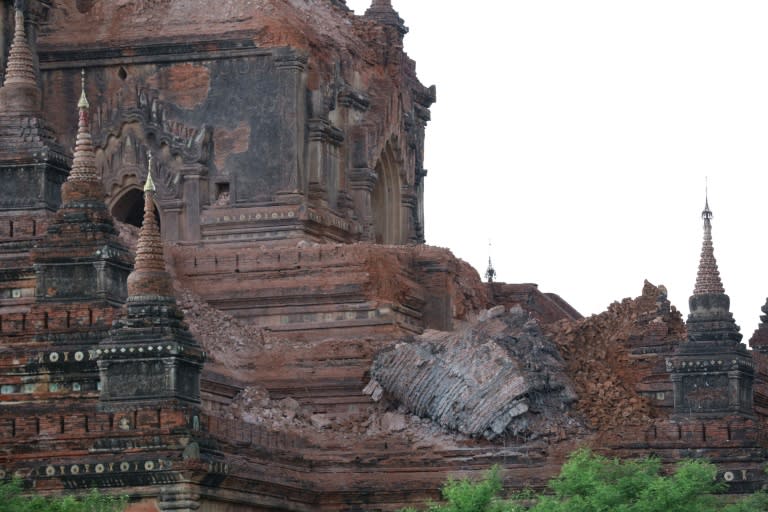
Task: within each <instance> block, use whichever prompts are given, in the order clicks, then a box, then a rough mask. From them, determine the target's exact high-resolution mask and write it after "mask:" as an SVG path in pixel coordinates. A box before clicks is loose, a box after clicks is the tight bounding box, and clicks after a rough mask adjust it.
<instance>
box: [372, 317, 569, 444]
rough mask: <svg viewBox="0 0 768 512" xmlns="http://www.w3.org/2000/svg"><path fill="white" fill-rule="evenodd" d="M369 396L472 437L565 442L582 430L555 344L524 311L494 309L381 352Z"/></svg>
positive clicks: (373, 370) (373, 366)
mask: <svg viewBox="0 0 768 512" xmlns="http://www.w3.org/2000/svg"><path fill="white" fill-rule="evenodd" d="M371 377H372V380H371V382H370V383H369V384H368V386H366V389H365V392H366V393H368V394H370V395H371V396H372V398H373V399H374V400H378V399H381V398H386V399H388V400H390V401H392V402H393V403H396V404H400V405H401V406H403V407H404V408H405V409H406V410H407V411H409V412H411V413H413V414H416V415H418V416H420V417H427V418H431V419H432V420H433V421H435V422H437V423H438V424H440V425H442V426H443V427H445V428H447V429H449V430H452V431H457V432H460V433H462V434H465V435H469V436H473V437H479V436H482V437H485V438H487V439H496V438H502V437H514V438H516V439H519V440H525V441H527V440H532V439H535V438H538V437H540V436H555V437H556V438H557V437H562V436H564V435H566V431H567V430H569V429H571V428H573V427H577V426H580V423H579V421H578V420H576V419H575V418H573V417H571V416H570V415H569V414H568V409H569V407H568V405H569V404H570V403H572V402H573V401H574V400H575V399H576V394H575V393H574V391H573V386H572V384H571V382H570V379H569V378H568V376H567V374H566V372H565V363H564V362H563V360H562V358H561V357H560V355H559V354H558V352H557V347H556V345H555V344H554V343H552V342H551V341H550V340H549V339H547V337H546V336H544V334H543V333H542V332H541V329H540V327H539V324H538V322H536V320H534V319H531V318H530V317H529V316H528V314H527V313H525V312H524V311H523V310H522V309H520V308H513V309H512V310H510V311H509V312H505V311H504V307H503V306H500V307H497V308H494V309H492V310H490V311H488V312H486V313H485V314H482V315H480V317H479V319H478V322H477V323H476V324H470V325H467V326H466V327H464V328H462V329H459V330H457V331H453V332H437V331H427V332H426V333H424V334H423V335H421V336H418V337H416V338H414V339H413V340H410V341H408V342H404V343H399V344H398V345H396V346H394V347H391V348H388V349H385V350H383V351H382V352H380V353H379V354H378V355H377V356H376V358H375V360H374V362H373V365H372V368H371Z"/></svg>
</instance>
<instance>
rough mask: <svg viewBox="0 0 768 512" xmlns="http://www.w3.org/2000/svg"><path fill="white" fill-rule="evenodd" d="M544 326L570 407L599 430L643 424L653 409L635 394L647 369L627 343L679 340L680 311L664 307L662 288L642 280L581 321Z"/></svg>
mask: <svg viewBox="0 0 768 512" xmlns="http://www.w3.org/2000/svg"><path fill="white" fill-rule="evenodd" d="M546 330H547V334H548V335H549V336H550V337H551V338H552V339H553V340H554V341H555V342H556V343H557V345H558V347H559V350H560V353H561V354H562V355H563V358H564V359H565V361H566V362H567V368H568V374H569V375H570V377H571V379H572V380H573V383H574V385H575V389H576V393H577V394H578V396H579V400H578V401H577V402H576V404H575V408H576V410H578V411H580V412H581V413H583V414H584V415H585V416H586V418H587V419H588V420H589V422H590V425H591V426H592V427H593V428H595V429H598V430H601V431H604V430H609V429H615V428H620V427H623V426H632V425H634V426H636V425H642V424H646V423H649V422H650V421H651V419H652V417H653V416H655V414H656V411H654V410H653V408H652V407H651V405H650V404H649V402H648V400H647V399H646V398H645V397H642V396H640V395H639V394H638V393H637V388H638V383H639V382H640V381H641V380H642V379H643V378H645V377H648V375H647V373H648V371H647V369H646V368H645V367H644V366H643V365H640V364H637V362H635V361H632V360H631V359H630V357H631V352H630V346H631V345H632V344H641V345H642V343H643V341H644V340H645V342H646V343H648V344H651V343H656V344H657V343H658V339H659V338H661V339H662V341H664V340H668V343H670V344H671V343H676V342H677V341H678V340H682V339H685V324H684V322H683V319H682V316H681V315H680V313H679V312H677V311H676V310H675V308H674V307H670V304H669V301H667V299H666V290H665V289H664V287H656V286H654V285H652V284H650V283H649V282H647V281H646V283H645V286H644V288H643V294H642V295H641V296H640V297H637V298H636V299H624V300H623V301H622V302H614V303H613V304H611V305H610V306H609V307H608V310H607V311H604V312H603V313H600V314H599V315H593V316H591V317H589V318H585V319H583V320H578V321H567V320H564V321H560V322H555V323H553V324H550V325H547V326H546Z"/></svg>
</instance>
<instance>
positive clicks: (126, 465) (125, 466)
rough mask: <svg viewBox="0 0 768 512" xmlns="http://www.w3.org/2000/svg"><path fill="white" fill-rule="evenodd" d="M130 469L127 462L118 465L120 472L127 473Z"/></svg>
mask: <svg viewBox="0 0 768 512" xmlns="http://www.w3.org/2000/svg"><path fill="white" fill-rule="evenodd" d="M129 469H131V465H130V463H128V462H121V463H120V471H128V470H129Z"/></svg>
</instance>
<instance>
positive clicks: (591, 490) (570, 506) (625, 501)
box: [403, 450, 768, 512]
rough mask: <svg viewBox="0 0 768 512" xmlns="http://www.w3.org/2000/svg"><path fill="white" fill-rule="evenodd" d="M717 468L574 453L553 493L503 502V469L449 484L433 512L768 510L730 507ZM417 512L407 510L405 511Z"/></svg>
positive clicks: (761, 503)
mask: <svg viewBox="0 0 768 512" xmlns="http://www.w3.org/2000/svg"><path fill="white" fill-rule="evenodd" d="M716 474H717V469H716V467H715V466H714V465H713V464H710V463H708V462H705V461H697V460H688V461H683V462H681V463H680V464H678V465H677V469H676V471H675V472H674V473H673V474H671V475H665V474H664V473H663V472H662V467H661V463H660V462H659V460H658V459H654V458H649V459H641V460H627V461H621V460H618V459H609V458H606V457H603V456H601V455H596V454H594V453H592V452H590V451H589V450H578V451H576V452H574V453H573V454H571V456H570V457H569V459H568V461H567V462H566V463H565V464H564V465H563V468H562V470H561V471H560V475H559V476H557V477H556V478H554V479H552V480H551V481H550V482H549V489H550V490H549V492H548V493H546V494H542V495H538V496H536V495H534V494H532V493H528V494H526V495H524V496H521V495H518V496H516V497H513V498H511V499H508V500H504V499H501V498H500V497H499V494H500V492H501V490H502V484H501V476H500V474H499V469H498V468H497V467H494V468H493V469H492V470H491V471H489V472H488V473H487V474H486V475H485V478H483V479H482V480H481V481H479V482H470V481H469V480H467V479H463V480H449V481H448V482H447V483H446V484H445V486H444V487H443V491H442V495H443V499H444V500H445V502H444V503H442V504H430V505H428V507H427V509H426V510H428V512H523V511H527V512H761V511H763V512H768V494H766V493H764V492H758V493H756V494H753V495H751V496H747V497H745V498H742V499H741V500H740V501H738V502H736V503H733V504H727V505H725V504H724V503H723V501H722V500H721V499H719V498H718V497H717V496H716V494H717V493H718V492H721V491H723V490H724V489H725V487H726V486H725V484H724V483H723V482H718V481H717V480H716V479H715V476H716ZM409 511H410V512H415V509H406V510H405V511H403V512H409Z"/></svg>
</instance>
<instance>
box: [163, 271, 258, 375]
mask: <svg viewBox="0 0 768 512" xmlns="http://www.w3.org/2000/svg"><path fill="white" fill-rule="evenodd" d="M175 291H176V301H177V302H178V304H179V307H181V309H182V311H183V312H184V320H185V321H186V322H187V324H189V330H190V331H191V332H192V334H193V335H194V336H195V338H196V339H197V341H198V342H200V344H201V345H202V346H203V349H204V350H205V352H206V354H207V358H208V361H209V362H214V363H220V364H221V365H223V366H225V367H227V368H231V369H235V368H239V367H241V366H242V365H243V364H244V363H245V359H244V357H246V356H252V355H253V354H254V353H258V352H259V351H260V350H261V349H262V348H263V347H264V344H265V339H266V333H265V332H264V330H263V329H261V328H258V327H256V326H254V325H251V324H248V323H246V322H241V321H240V320H238V319H236V318H234V317H233V316H232V315H229V314H227V313H225V312H223V311H221V310H218V309H216V308H214V307H212V306H211V305H209V304H208V303H207V302H205V301H204V300H203V299H201V298H200V297H198V296H197V295H195V294H194V293H192V292H191V291H189V290H187V289H186V288H184V287H182V286H181V285H180V284H179V283H178V282H176V283H175Z"/></svg>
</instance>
